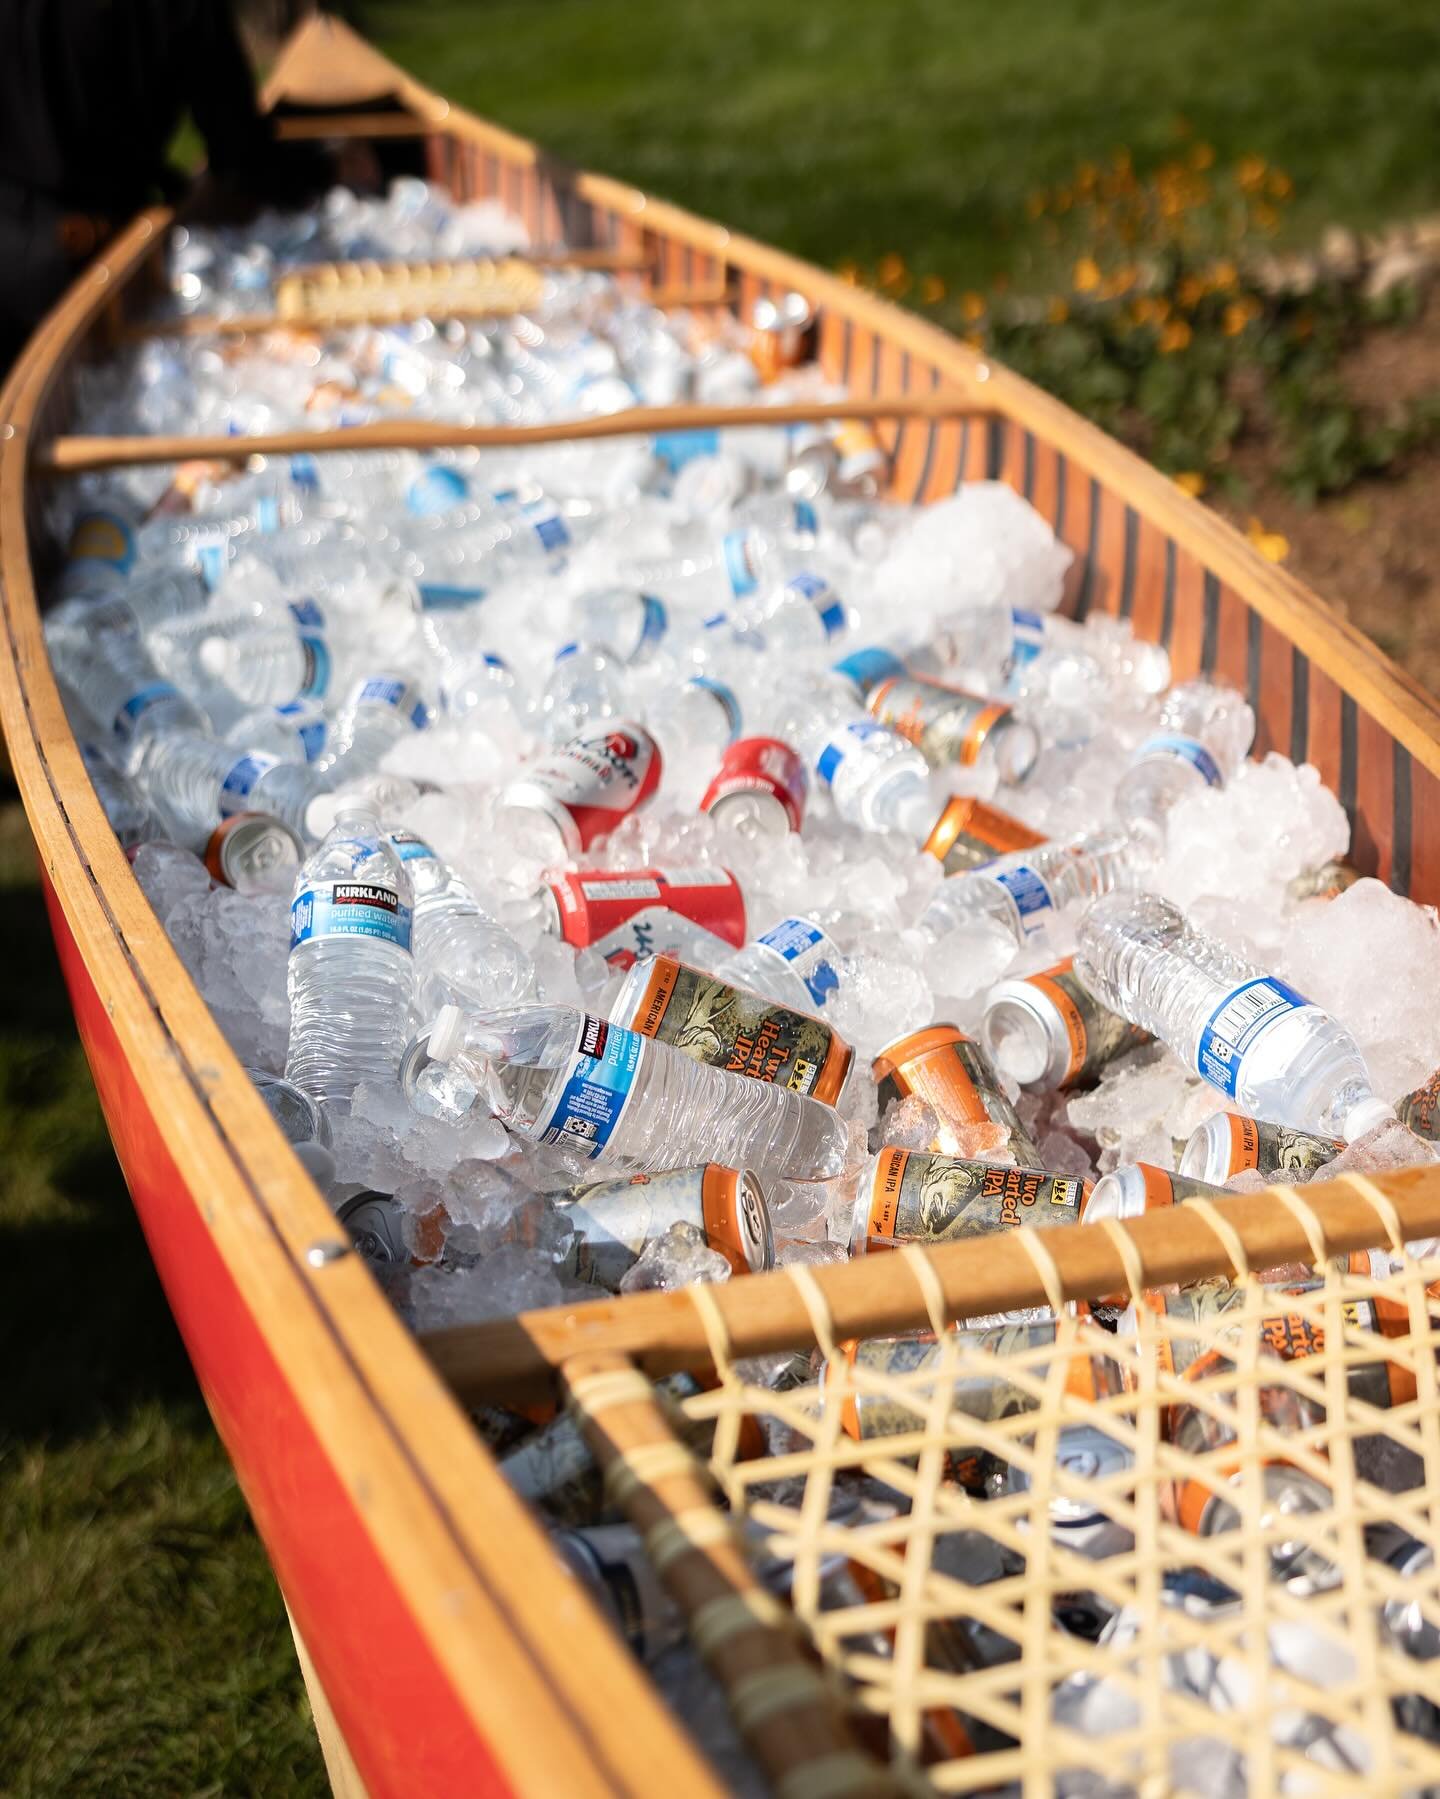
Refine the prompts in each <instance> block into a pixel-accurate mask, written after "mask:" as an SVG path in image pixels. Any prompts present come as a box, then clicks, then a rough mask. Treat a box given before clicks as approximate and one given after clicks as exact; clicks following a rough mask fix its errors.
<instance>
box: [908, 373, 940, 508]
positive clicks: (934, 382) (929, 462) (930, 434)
mask: <svg viewBox="0 0 1440 1799" xmlns="http://www.w3.org/2000/svg"><path fill="white" fill-rule="evenodd" d="M939 385H940V371H939V369H937V368H932V369H931V370H930V386H931V388H932V389H934V388H937V387H939ZM934 461H935V425H934V422H933V420H932V422H931V423H930V424H928V425H927V426H926V427H925V460H924V461H923V462H922V463H921V465H920V477H919V480H918V482H917V483H916V487H915V491H914V493H913V494H911V496H910V498H911V499H912V500H914V501H920V500H923V499H924V498H925V490H926V488H927V487H929V485H930V470H931V467H932V466H933V464H934Z"/></svg>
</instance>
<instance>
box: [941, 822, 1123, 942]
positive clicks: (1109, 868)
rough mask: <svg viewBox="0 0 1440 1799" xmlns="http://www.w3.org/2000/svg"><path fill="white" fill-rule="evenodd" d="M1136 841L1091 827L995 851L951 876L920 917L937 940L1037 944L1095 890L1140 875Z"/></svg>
mask: <svg viewBox="0 0 1440 1799" xmlns="http://www.w3.org/2000/svg"><path fill="white" fill-rule="evenodd" d="M1135 866H1136V854H1135V846H1134V844H1133V843H1132V842H1131V841H1130V839H1129V837H1128V836H1127V835H1126V834H1125V832H1124V831H1121V830H1117V829H1115V828H1113V827H1112V828H1111V829H1109V830H1104V831H1092V832H1090V833H1089V835H1088V836H1085V837H1081V838H1078V839H1077V840H1076V841H1075V842H1074V843H1042V844H1037V845H1036V847H1035V848H1034V849H1029V850H1014V851H1012V852H1011V854H1010V855H1008V856H997V857H996V858H995V860H994V861H993V862H989V863H986V865H985V866H984V867H983V868H974V869H970V870H968V871H967V872H966V873H964V874H958V875H951V876H950V878H949V879H948V880H946V881H942V882H941V883H940V886H939V888H938V889H937V890H936V894H935V897H934V899H932V900H931V902H930V904H929V905H928V906H927V907H926V908H925V910H924V912H923V913H922V914H921V915H920V920H919V926H918V928H919V930H920V931H921V932H922V933H923V934H924V935H925V936H926V937H928V938H929V939H930V940H931V941H932V942H939V941H940V940H941V939H950V938H952V937H953V936H954V934H955V933H959V934H960V935H961V936H963V938H964V939H965V940H966V942H967V943H969V942H971V941H972V940H973V941H974V944H975V946H976V948H977V949H978V947H979V945H980V943H982V942H988V941H993V942H995V943H996V944H997V945H998V946H1000V947H1002V948H1003V947H1004V946H1008V948H1009V950H1010V951H1011V952H1013V951H1014V950H1017V949H1019V948H1020V947H1021V945H1022V944H1027V943H1035V944H1036V945H1037V946H1038V945H1039V943H1040V942H1041V941H1042V940H1043V939H1044V938H1045V937H1046V936H1047V935H1048V933H1049V932H1050V930H1051V929H1052V928H1053V926H1054V925H1055V923H1056V922H1057V920H1058V919H1059V918H1060V917H1061V916H1062V915H1063V914H1065V913H1067V912H1070V911H1073V910H1074V909H1075V908H1076V907H1078V906H1079V905H1081V904H1082V903H1083V902H1084V901H1085V900H1088V899H1093V898H1094V897H1095V896H1096V895H1097V894H1101V893H1109V892H1110V891H1111V889H1112V888H1114V887H1121V886H1128V885H1129V884H1130V883H1131V882H1132V881H1133V880H1134V878H1135Z"/></svg>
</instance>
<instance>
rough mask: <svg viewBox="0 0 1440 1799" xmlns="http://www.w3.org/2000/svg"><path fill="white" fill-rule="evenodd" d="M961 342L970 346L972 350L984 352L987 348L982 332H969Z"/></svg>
mask: <svg viewBox="0 0 1440 1799" xmlns="http://www.w3.org/2000/svg"><path fill="white" fill-rule="evenodd" d="M960 341H961V343H962V344H966V345H968V346H969V348H970V349H972V350H983V349H984V348H985V334H984V332H982V331H967V332H966V333H965V335H964V336H963V337H962V338H961V339H960Z"/></svg>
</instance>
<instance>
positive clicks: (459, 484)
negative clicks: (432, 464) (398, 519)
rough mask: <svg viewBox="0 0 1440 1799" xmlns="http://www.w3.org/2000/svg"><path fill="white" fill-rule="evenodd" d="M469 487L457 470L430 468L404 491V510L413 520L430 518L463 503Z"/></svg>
mask: <svg viewBox="0 0 1440 1799" xmlns="http://www.w3.org/2000/svg"><path fill="white" fill-rule="evenodd" d="M468 492H469V487H468V485H467V483H466V480H465V477H464V476H463V475H462V474H461V473H460V471H459V470H458V469H453V468H430V469H426V471H425V473H424V474H423V475H417V476H416V478H415V479H414V480H413V481H412V482H411V483H410V485H409V487H408V488H407V489H406V490H405V510H406V511H407V512H409V513H411V514H412V515H413V516H414V517H415V518H432V517H433V516H434V515H435V514H436V513H437V512H449V511H451V510H452V509H453V508H454V507H456V506H462V505H463V504H464V503H465V498H466V495H467V494H468Z"/></svg>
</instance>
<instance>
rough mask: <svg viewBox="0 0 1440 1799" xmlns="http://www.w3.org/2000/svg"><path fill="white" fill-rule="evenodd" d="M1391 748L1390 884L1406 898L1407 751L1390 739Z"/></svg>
mask: <svg viewBox="0 0 1440 1799" xmlns="http://www.w3.org/2000/svg"><path fill="white" fill-rule="evenodd" d="M1390 747H1391V749H1392V750H1393V751H1394V753H1395V799H1394V808H1395V811H1394V833H1395V841H1394V844H1393V845H1392V847H1391V850H1390V885H1391V886H1392V887H1393V888H1394V889H1395V891H1396V892H1397V893H1403V894H1404V895H1405V896H1406V897H1407V898H1408V897H1409V893H1410V876H1411V843H1412V838H1411V831H1412V829H1413V827H1412V824H1411V816H1412V815H1411V809H1410V766H1411V765H1410V752H1409V750H1407V749H1406V748H1405V746H1404V744H1402V743H1396V742H1394V741H1393V740H1392V742H1391V746H1390Z"/></svg>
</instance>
